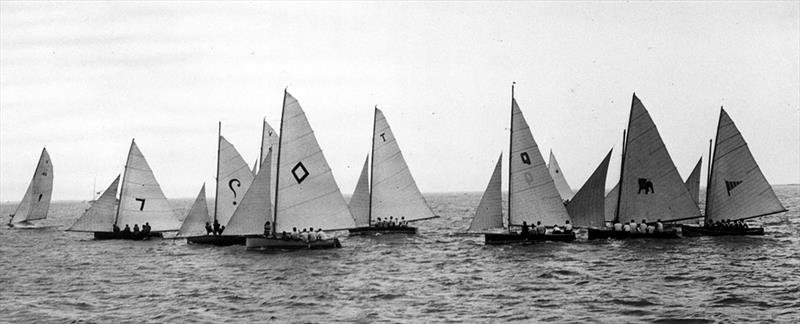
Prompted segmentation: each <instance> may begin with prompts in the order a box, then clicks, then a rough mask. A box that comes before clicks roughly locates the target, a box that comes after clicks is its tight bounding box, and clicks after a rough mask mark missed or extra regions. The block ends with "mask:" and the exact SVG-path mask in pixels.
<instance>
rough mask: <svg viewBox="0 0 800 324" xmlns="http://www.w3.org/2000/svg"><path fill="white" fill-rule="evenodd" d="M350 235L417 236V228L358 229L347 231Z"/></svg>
mask: <svg viewBox="0 0 800 324" xmlns="http://www.w3.org/2000/svg"><path fill="white" fill-rule="evenodd" d="M347 231H349V232H350V235H351V236H352V235H375V234H417V228H416V227H411V226H405V227H399V226H398V227H358V228H351V229H349V230H347Z"/></svg>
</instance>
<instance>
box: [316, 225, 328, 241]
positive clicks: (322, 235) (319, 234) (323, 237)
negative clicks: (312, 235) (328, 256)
mask: <svg viewBox="0 0 800 324" xmlns="http://www.w3.org/2000/svg"><path fill="white" fill-rule="evenodd" d="M327 239H328V235H327V234H325V232H323V231H322V229H321V228H318V229H317V240H320V241H324V240H327Z"/></svg>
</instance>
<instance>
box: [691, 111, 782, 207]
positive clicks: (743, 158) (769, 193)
mask: <svg viewBox="0 0 800 324" xmlns="http://www.w3.org/2000/svg"><path fill="white" fill-rule="evenodd" d="M710 176H711V181H710V182H709V189H708V203H707V204H706V219H709V220H712V221H716V220H722V219H732V220H736V219H745V218H753V217H758V216H764V215H769V214H775V213H780V212H784V211H786V209H785V208H784V207H783V205H782V204H781V202H780V200H778V197H777V196H776V195H775V192H774V191H773V190H772V186H770V184H769V183H768V182H767V179H766V178H765V177H764V174H763V173H761V168H759V167H758V163H756V160H755V159H754V158H753V154H752V153H751V152H750V148H749V147H748V146H747V143H746V142H745V141H744V138H743V137H742V134H741V133H740V132H739V129H738V128H737V127H736V125H735V124H734V123H733V120H731V118H730V116H728V113H727V112H725V110H724V109H720V113H719V124H718V125H717V141H716V145H715V146H714V157H713V165H712V166H711V175H710Z"/></svg>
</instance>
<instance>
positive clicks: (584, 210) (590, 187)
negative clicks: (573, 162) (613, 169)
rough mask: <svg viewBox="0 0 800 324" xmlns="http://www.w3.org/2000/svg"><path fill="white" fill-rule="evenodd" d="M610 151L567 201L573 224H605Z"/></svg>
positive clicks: (589, 226) (584, 226) (584, 225)
mask: <svg viewBox="0 0 800 324" xmlns="http://www.w3.org/2000/svg"><path fill="white" fill-rule="evenodd" d="M610 160H611V151H608V154H606V157H605V158H604V159H603V161H602V162H600V165H598V166H597V169H595V170H594V172H592V175H591V176H589V179H587V180H586V183H584V184H583V186H582V187H581V189H579V190H578V192H577V193H576V194H575V196H573V197H572V199H571V200H570V201H569V202H568V203H567V212H568V213H569V216H570V218H572V221H573V222H574V223H573V226H575V227H583V228H602V227H604V226H605V199H606V198H605V186H606V175H607V174H608V163H609V161H610Z"/></svg>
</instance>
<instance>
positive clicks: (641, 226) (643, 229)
mask: <svg viewBox="0 0 800 324" xmlns="http://www.w3.org/2000/svg"><path fill="white" fill-rule="evenodd" d="M637 231H639V233H647V221H646V220H644V219H643V220H642V223H641V224H639V228H638V229H637Z"/></svg>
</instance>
